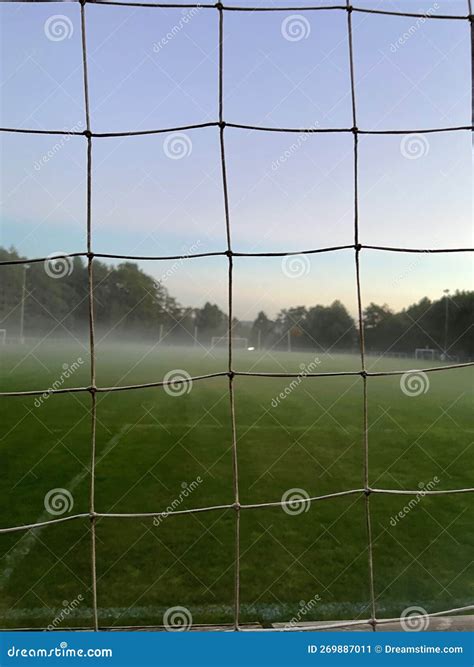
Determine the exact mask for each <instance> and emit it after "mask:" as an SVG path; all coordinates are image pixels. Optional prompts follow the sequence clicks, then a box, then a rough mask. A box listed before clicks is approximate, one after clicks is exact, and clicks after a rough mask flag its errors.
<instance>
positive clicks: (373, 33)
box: [0, 0, 473, 319]
mask: <svg viewBox="0 0 474 667" xmlns="http://www.w3.org/2000/svg"><path fill="white" fill-rule="evenodd" d="M232 4H234V5H246V4H247V5H248V4H249V3H248V2H247V3H246V2H242V1H239V0H233V3H232ZM256 4H261V3H256ZM265 4H266V5H267V6H270V5H275V6H277V5H278V4H280V5H283V4H284V5H285V6H291V5H292V4H293V5H295V6H301V5H302V4H305V3H304V2H302V0H298V2H291V1H289V0H285V2H284V3H282V2H276V1H275V0H274V1H273V2H272V1H271V0H265ZM306 4H309V3H306ZM311 4H312V5H314V4H315V1H314V0H311ZM316 4H318V3H316ZM319 4H323V3H319ZM354 4H356V5H357V6H361V7H379V8H380V7H383V8H388V9H395V10H397V9H398V10H406V11H421V12H428V13H433V14H436V13H438V14H458V15H465V14H466V13H467V4H468V3H467V0H459V1H458V0H449V1H448V0H438V1H437V2H431V0H398V1H395V0H393V1H390V0H359V2H357V3H354ZM86 14H87V39H88V54H89V76H90V100H91V124H92V129H93V130H94V131H96V132H106V131H117V132H120V131H127V130H142V129H153V128H166V127H173V126H178V125H185V124H194V123H201V122H208V121H215V120H216V119H217V82H218V78H217V65H218V60H217V59H218V52H217V44H218V41H217V37H218V32H217V30H218V26H217V19H218V15H217V11H215V10H213V9H200V10H195V11H191V10H189V9H166V10H165V9H156V8H153V9H152V8H149V9H147V8H139V7H115V6H96V5H88V6H87V8H86ZM0 16H1V20H2V34H1V37H2V45H1V48H2V69H1V86H2V101H1V125H2V126H4V127H24V128H41V129H64V130H78V131H82V130H84V129H85V117H84V99H83V87H82V86H83V84H82V61H81V33H80V19H79V16H80V14H79V5H78V4H77V3H44V4H43V3H38V4H36V5H35V4H31V3H28V4H11V3H2V4H1V5H0ZM353 18H354V48H355V75H356V101H357V114H358V121H357V122H358V126H359V127H360V128H362V129H406V130H416V129H422V128H434V127H442V126H457V125H469V124H470V122H471V83H470V82H471V79H470V76H471V74H470V35H469V24H468V22H467V21H438V20H419V19H418V20H417V19H414V18H401V17H390V16H374V15H367V14H354V16H353ZM224 29H225V43H224V52H225V77H224V91H225V101H224V116H225V119H226V120H227V121H231V122H232V121H233V122H239V123H246V124H255V125H262V126H269V127H285V126H286V127H297V128H298V127H317V128H329V127H332V128H337V127H350V126H351V125H352V116H351V96H350V78H349V60H348V44H347V23H346V13H345V12H343V11H318V12H299V11H295V12H293V13H292V12H285V13H280V12H269V13H263V12H262V13H258V12H253V13H252V12H249V13H247V12H232V13H230V12H226V13H225V25H224ZM225 134H226V151H227V162H228V177H229V198H230V217H231V225H232V242H233V249H234V250H236V251H239V250H241V251H252V252H260V251H262V252H264V251H282V250H292V251H293V250H295V251H297V250H307V249H312V248H318V247H326V246H333V245H344V244H350V243H352V242H353V197H354V192H353V144H352V136H351V135H350V134H337V133H328V134H313V135H301V134H284V133H264V132H250V131H246V130H239V129H227V130H226V133H225ZM0 138H1V141H2V146H1V150H2V162H3V172H2V177H1V199H2V208H1V218H0V220H1V235H0V244H1V245H3V246H7V247H9V246H10V245H14V246H15V247H16V248H17V249H18V251H19V252H20V253H22V254H24V255H26V256H28V257H38V256H46V255H48V254H50V253H53V252H73V251H84V250H85V249H86V248H85V242H86V239H85V224H86V222H85V201H86V199H85V193H86V181H85V176H86V172H85V167H86V150H85V149H86V141H85V139H84V138H83V137H68V138H67V139H66V140H64V139H62V140H61V138H60V137H51V136H35V135H20V134H5V133H2V136H1V137H0ZM92 215H93V248H94V250H95V251H96V252H107V253H118V254H134V255H135V254H136V255H153V254H157V255H167V254H180V253H184V254H188V253H193V252H207V251H214V250H225V249H226V239H225V222H224V209H223V195H222V182H221V173H220V162H219V137H218V130H217V129H216V128H206V129H198V130H190V131H186V132H185V133H184V136H178V137H176V136H175V135H174V134H173V133H171V134H163V135H154V136H144V137H122V138H98V139H94V141H93V200H92ZM360 240H361V242H362V243H367V244H375V245H391V246H408V247H419V248H441V247H448V248H449V247H461V246H463V247H464V246H465V247H472V245H473V241H472V145H471V135H470V133H469V132H452V133H446V134H435V135H420V136H418V135H415V136H411V135H410V136H404V135H402V136H362V137H361V138H360ZM353 255H354V253H353V252H352V251H341V252H334V253H329V254H322V255H316V256H312V257H310V258H309V259H308V260H307V261H306V260H301V261H300V262H298V260H296V264H288V263H286V264H285V263H283V265H282V260H281V259H266V258H265V259H263V258H259V259H258V260H257V259H254V258H251V259H249V258H242V259H236V263H235V303H236V315H237V316H238V317H239V318H241V319H251V318H253V317H254V316H255V315H256V313H257V312H258V310H260V309H264V310H266V311H267V313H268V314H269V315H275V314H276V312H278V310H280V309H281V308H284V307H288V306H291V305H303V304H304V305H308V306H310V305H314V304H315V303H329V302H331V301H332V300H334V299H336V298H338V299H340V300H341V301H343V302H344V303H345V304H346V305H347V306H348V308H349V309H350V311H351V312H352V313H354V312H355V283H354V259H353ZM361 261H362V279H363V284H362V290H363V296H364V300H365V302H366V303H368V302H369V301H376V302H379V303H383V302H387V303H388V304H390V305H391V306H392V307H394V308H399V307H402V306H404V305H408V304H409V303H411V302H413V301H416V300H418V299H419V298H421V297H422V296H425V295H428V296H430V297H432V298H437V297H439V296H440V295H441V293H442V290H443V289H444V288H450V289H451V290H455V289H469V288H471V286H472V280H471V278H472V263H471V260H470V255H469V254H462V255H461V254H456V255H449V256H447V255H431V256H428V255H420V256H418V255H408V254H398V253H396V254H388V253H380V252H377V251H364V252H363V254H362V258H361ZM141 264H142V266H143V268H144V269H145V270H147V271H148V272H150V273H151V274H153V275H154V276H156V277H157V278H160V277H164V279H165V281H166V283H167V286H168V288H169V289H170V292H171V293H172V294H173V295H175V296H176V297H177V298H178V299H179V301H180V302H181V303H183V304H184V305H193V306H200V305H202V303H203V302H204V301H205V300H206V299H209V300H215V301H217V302H218V303H219V304H220V305H221V306H222V307H225V305H226V280H227V260H226V258H224V257H222V258H215V259H214V258H213V259H193V260H189V261H188V262H183V263H180V264H179V265H178V266H176V263H173V262H163V263H160V262H143V263H141ZM300 274H301V275H300ZM298 276H299V277H298Z"/></svg>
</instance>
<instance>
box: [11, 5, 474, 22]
mask: <svg viewBox="0 0 474 667" xmlns="http://www.w3.org/2000/svg"><path fill="white" fill-rule="evenodd" d="M34 1H35V0H20V2H34ZM41 1H43V2H47V1H48V0H40V2H41ZM76 1H82V2H84V4H92V5H111V6H115V7H120V6H123V7H157V8H159V9H179V8H183V7H184V8H185V9H217V10H219V11H227V12H252V13H253V12H295V11H296V12H318V11H323V12H324V11H334V10H336V11H345V12H349V13H350V12H359V13H361V14H381V15H385V16H406V17H408V18H426V19H439V20H451V19H454V20H458V21H459V20H461V21H462V20H469V18H470V15H469V14H467V15H457V14H428V13H423V12H397V11H394V10H393V11H392V10H384V9H369V8H366V7H354V6H353V5H319V6H318V5H316V6H314V5H313V6H311V5H306V6H305V5H303V6H300V7H265V6H264V7H261V6H260V7H255V6H245V7H239V6H235V5H224V4H222V3H220V2H218V3H215V4H199V3H189V4H185V5H180V4H176V3H165V2H119V1H118V0H76Z"/></svg>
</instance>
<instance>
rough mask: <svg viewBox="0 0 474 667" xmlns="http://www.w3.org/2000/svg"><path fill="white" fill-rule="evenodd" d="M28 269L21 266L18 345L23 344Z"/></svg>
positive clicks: (27, 265) (25, 265) (25, 266)
mask: <svg viewBox="0 0 474 667" xmlns="http://www.w3.org/2000/svg"><path fill="white" fill-rule="evenodd" d="M29 268H30V265H29V264H23V286H22V289H21V309H20V343H21V344H22V345H23V344H24V342H25V335H24V330H25V301H26V272H27V271H28V269H29Z"/></svg>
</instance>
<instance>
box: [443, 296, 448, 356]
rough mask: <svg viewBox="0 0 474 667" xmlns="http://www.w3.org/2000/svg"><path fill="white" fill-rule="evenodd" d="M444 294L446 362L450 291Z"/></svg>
mask: <svg viewBox="0 0 474 667" xmlns="http://www.w3.org/2000/svg"><path fill="white" fill-rule="evenodd" d="M443 292H444V295H445V296H444V360H445V361H446V359H447V358H448V320H449V290H448V289H445V290H443Z"/></svg>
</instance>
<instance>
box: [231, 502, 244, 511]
mask: <svg viewBox="0 0 474 667" xmlns="http://www.w3.org/2000/svg"><path fill="white" fill-rule="evenodd" d="M232 507H233V508H234V509H235V511H236V512H239V511H240V509H241V507H242V505H241V504H240V503H234V504H233V505H232Z"/></svg>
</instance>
